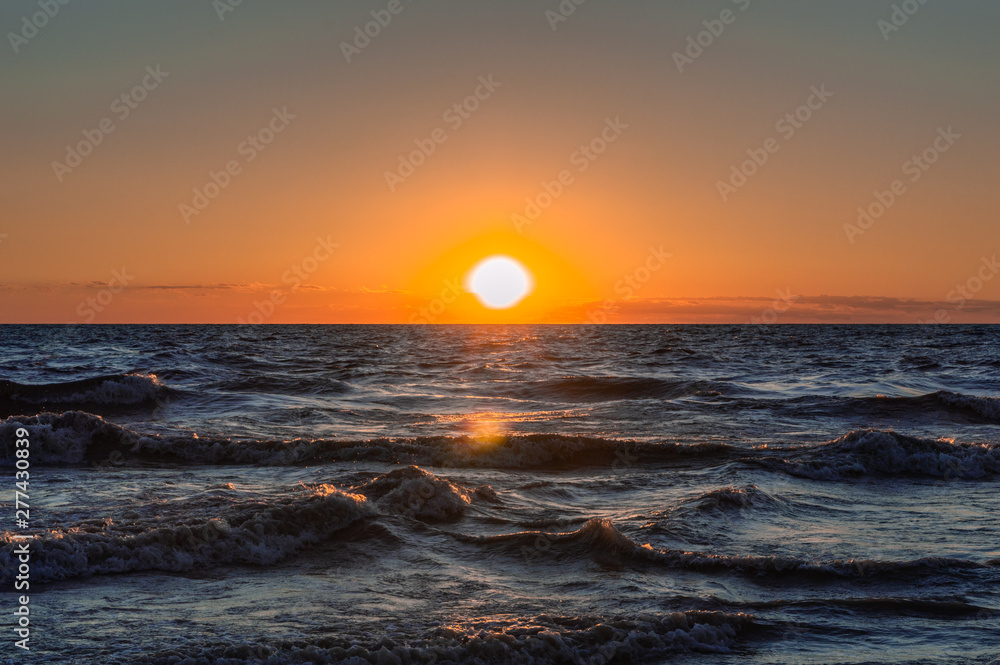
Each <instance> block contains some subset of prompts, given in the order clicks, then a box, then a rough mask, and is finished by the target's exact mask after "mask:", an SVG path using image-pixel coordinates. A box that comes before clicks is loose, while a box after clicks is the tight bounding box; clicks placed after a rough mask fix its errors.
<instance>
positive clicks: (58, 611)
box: [0, 326, 1000, 665]
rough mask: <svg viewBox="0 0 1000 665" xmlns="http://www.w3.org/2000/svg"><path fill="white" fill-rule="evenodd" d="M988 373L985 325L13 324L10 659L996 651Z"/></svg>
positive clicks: (4, 382)
mask: <svg viewBox="0 0 1000 665" xmlns="http://www.w3.org/2000/svg"><path fill="white" fill-rule="evenodd" d="M998 370H1000V327H995V326H965V327H959V326H947V327H932V326H760V327H754V326H608V327H602V326H268V327H239V326H100V327H98V326H94V327H83V326H80V327H72V326H70V327H60V326H3V327H0V418H3V421H2V422H0V453H2V455H3V458H4V464H5V466H6V468H7V469H8V472H6V476H7V477H9V478H10V481H9V484H10V486H11V487H10V492H5V493H4V494H3V495H0V496H3V498H4V499H10V498H12V494H13V469H12V467H13V464H14V459H15V458H14V450H15V445H14V439H15V438H16V437H15V431H16V430H17V428H19V427H23V428H25V429H27V430H28V431H29V432H30V435H29V439H30V442H31V443H30V450H31V458H30V459H31V464H32V467H31V490H32V491H31V525H30V528H29V529H28V530H27V531H25V530H21V529H18V528H16V526H15V524H14V522H13V513H14V510H13V508H14V507H13V505H12V501H10V500H6V501H5V502H4V504H3V508H2V512H3V515H4V520H5V523H4V528H5V529H7V532H6V533H5V534H4V537H3V538H4V540H3V549H2V550H0V560H2V561H3V562H4V566H3V578H4V579H3V586H4V589H6V590H10V589H11V588H12V582H13V579H12V575H13V571H14V566H15V563H16V559H15V558H14V557H12V555H11V551H12V548H13V547H14V545H13V542H14V541H13V539H12V535H13V534H15V533H18V534H23V533H30V534H34V536H35V539H34V541H33V543H32V547H33V550H34V554H33V557H32V561H31V585H32V586H31V592H32V599H31V604H32V612H33V617H34V620H35V622H36V623H35V624H33V625H34V631H33V633H32V652H31V655H30V660H29V659H28V658H22V657H21V655H20V654H18V653H17V652H16V651H15V650H14V649H13V647H11V646H10V645H9V644H8V645H7V646H4V647H3V649H4V651H3V652H2V653H3V655H2V657H0V660H3V658H9V660H8V661H7V662H17V663H20V662H37V663H122V664H125V663H212V664H217V663H226V664H234V663H275V664H278V663H307V662H308V663H334V662H353V663H356V664H359V663H364V662H371V663H406V662H418V663H447V662H455V663H468V662H481V663H507V662H510V663H520V662H525V663H528V662H532V663H618V662H622V663H625V662H649V663H665V662H682V663H712V664H713V665H714V664H716V663H744V662H747V663H918V662H919V663H980V664H984V665H985V664H987V663H992V662H994V660H995V659H998V657H1000V632H998V629H1000V584H998V583H1000V537H998V536H1000V524H998V520H997V518H996V517H995V512H994V511H995V508H996V507H997V493H996V490H997V487H998V485H997V481H998V479H1000V399H998V397H997V396H998V395H1000V371H998ZM3 599H4V601H5V602H6V604H7V605H8V606H9V607H10V608H11V609H13V607H14V601H15V596H14V594H13V593H5V594H4V595H3ZM11 625H13V622H11ZM11 641H12V640H11ZM352 659H353V660H352ZM359 659H360V660H359Z"/></svg>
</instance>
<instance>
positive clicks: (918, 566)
mask: <svg viewBox="0 0 1000 665" xmlns="http://www.w3.org/2000/svg"><path fill="white" fill-rule="evenodd" d="M451 535H452V536H453V537H455V538H456V539H458V540H459V541H462V542H467V543H472V544H476V545H480V546H483V547H487V548H490V549H494V550H496V549H499V550H503V551H506V552H507V553H508V554H511V555H520V556H522V557H524V559H525V561H527V562H534V561H536V560H537V559H539V558H546V557H556V558H559V559H564V558H580V559H592V560H595V561H597V562H598V563H602V564H604V565H611V566H614V567H621V566H624V565H627V564H631V565H658V566H663V567H667V568H676V569H684V570H691V571H700V572H727V571H732V572H738V573H743V574H749V575H780V576H787V575H796V574H798V575H809V576H815V577H829V578H834V579H860V578H871V577H886V576H895V575H899V576H902V577H904V578H906V577H912V576H915V575H919V574H933V573H935V572H940V571H954V570H980V569H990V568H993V567H994V564H993V563H992V562H987V563H979V562H976V561H972V560H969V559H956V558H947V557H925V558H921V559H916V560H912V561H881V560H874V559H836V560H831V561H807V560H805V559H799V558H796V557H789V556H778V555H766V556H764V555H745V556H737V555H727V554H712V553H705V552H688V551H683V550H673V549H661V548H654V547H653V546H652V545H649V544H643V545H640V544H638V543H636V542H635V541H633V540H632V539H631V538H629V537H628V536H627V535H625V534H624V533H622V532H621V531H619V530H618V529H617V528H616V527H615V526H614V524H613V523H612V522H611V520H608V519H591V520H589V521H588V522H587V523H586V524H584V525H583V526H582V527H580V528H579V529H577V530H576V531H570V532H564V533H548V532H543V531H522V532H517V533H510V534H502V535H497V536H469V535H464V534H457V533H453V534H451Z"/></svg>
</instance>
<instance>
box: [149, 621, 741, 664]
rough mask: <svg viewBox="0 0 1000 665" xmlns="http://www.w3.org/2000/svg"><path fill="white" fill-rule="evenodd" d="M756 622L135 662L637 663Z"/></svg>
mask: <svg viewBox="0 0 1000 665" xmlns="http://www.w3.org/2000/svg"><path fill="white" fill-rule="evenodd" d="M755 627H756V625H755V623H754V620H753V617H752V616H750V615H747V614H741V613H740V614H727V613H723V612H703V611H690V612H675V613H668V614H644V615H637V616H636V615H634V616H624V617H603V616H573V617H568V616H550V615H541V616H537V617H533V618H530V619H527V618H526V619H520V620H518V619H510V618H505V617H489V618H483V619H472V620H468V621H463V622H461V623H454V624H449V625H439V626H437V627H433V628H430V629H428V630H427V631H426V633H425V634H423V635H421V636H419V637H416V638H414V637H405V636H401V635H398V634H390V635H386V636H384V637H382V638H381V639H376V638H375V637H372V638H371V641H370V642H368V643H364V644H359V643H357V642H355V641H351V640H349V639H347V638H341V637H328V638H321V639H313V640H297V641H286V642H277V643H274V644H264V643H259V644H243V645H233V644H222V643H219V644H215V645H205V646H201V647H190V648H183V649H180V650H177V651H173V652H164V653H159V654H150V655H147V656H144V657H142V659H140V660H139V661H138V662H141V663H147V664H148V665H167V664H172V663H179V662H184V663H188V662H190V663H202V662H204V663H222V662H225V663H228V664H231V665H286V664H287V665H290V664H292V663H344V664H348V663H349V664H350V665H368V664H369V663H371V664H377V665H382V664H392V665H404V664H409V663H426V664H431V663H441V662H443V663H510V664H511V665H517V664H520V663H524V664H529V663H530V664H532V665H548V664H550V663H551V664H555V663H611V662H640V661H648V660H649V659H652V658H656V657H663V656H669V655H671V654H679V653H692V652H694V653H727V652H729V651H730V650H731V649H732V648H733V647H734V646H736V644H737V639H738V637H739V635H740V634H741V633H744V632H747V631H750V630H753V629H754V628H755Z"/></svg>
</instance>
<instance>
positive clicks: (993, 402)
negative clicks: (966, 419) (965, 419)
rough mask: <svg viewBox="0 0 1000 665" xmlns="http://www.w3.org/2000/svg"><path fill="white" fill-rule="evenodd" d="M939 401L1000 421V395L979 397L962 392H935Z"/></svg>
mask: <svg viewBox="0 0 1000 665" xmlns="http://www.w3.org/2000/svg"><path fill="white" fill-rule="evenodd" d="M935 397H937V399H938V401H940V402H941V403H942V404H946V405H947V406H950V407H954V408H956V409H962V410H967V411H972V412H973V413H976V414H978V415H980V416H982V417H984V418H988V419H990V420H993V421H997V422H1000V397H979V396H977V395H964V394H962V393H950V392H944V391H942V392H939V393H935Z"/></svg>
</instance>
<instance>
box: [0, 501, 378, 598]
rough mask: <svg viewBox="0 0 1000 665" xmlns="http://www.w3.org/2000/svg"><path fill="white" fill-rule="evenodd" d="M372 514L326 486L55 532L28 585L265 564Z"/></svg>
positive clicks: (5, 549) (3, 547) (3, 577)
mask: <svg viewBox="0 0 1000 665" xmlns="http://www.w3.org/2000/svg"><path fill="white" fill-rule="evenodd" d="M375 514H376V510H375V509H374V508H373V507H372V506H371V505H370V504H369V503H368V502H367V500H366V499H365V497H363V496H359V495H357V494H349V493H346V492H342V491H340V490H337V489H334V488H331V487H328V486H323V487H320V488H318V489H315V490H313V491H308V492H299V493H297V494H295V495H292V496H286V497H282V498H279V499H275V500H271V501H270V502H269V503H267V504H259V503H254V504H252V505H249V506H247V505H243V506H239V505H237V506H233V507H230V508H229V509H225V510H222V511H221V512H220V513H219V514H218V516H217V517H212V518H209V517H207V516H202V517H198V518H195V520H189V521H187V522H186V523H179V524H172V525H166V526H157V527H154V528H148V529H145V530H140V531H138V532H130V531H118V530H116V529H115V528H113V527H111V526H110V525H101V526H91V527H88V528H80V527H77V528H74V529H67V530H52V531H49V532H47V533H44V534H42V535H41V536H39V537H37V538H35V539H34V540H33V541H32V542H31V551H32V560H31V576H32V581H35V580H38V581H39V582H51V581H56V580H64V579H69V578H73V577H81V576H89V575H100V574H110V573H126V572H138V571H152V570H156V571H171V572H182V571H188V570H192V569H195V568H206V567H211V566H218V565H223V564H256V565H268V564H273V563H275V562H277V561H280V560H282V559H285V558H287V557H289V556H291V555H292V554H294V553H295V552H298V551H299V550H301V549H303V548H304V547H306V546H308V545H312V544H315V543H318V542H320V541H322V540H325V539H327V538H329V537H330V536H331V535H332V534H334V533H336V532H337V531H340V530H342V529H345V528H347V527H348V526H351V525H352V524H354V523H355V522H357V521H359V520H361V519H363V518H366V517H371V516H374V515H375ZM20 542H24V541H19V540H15V539H14V538H13V534H12V533H11V532H6V533H4V534H3V535H2V536H0V562H2V563H3V565H2V570H0V583H2V584H8V583H10V582H12V580H13V576H14V572H15V571H16V569H17V563H16V561H17V555H16V554H14V548H15V546H16V545H17V544H18V543H20Z"/></svg>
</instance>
